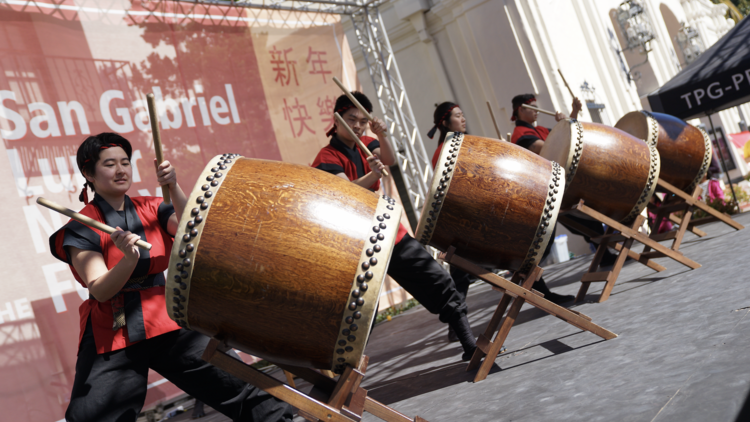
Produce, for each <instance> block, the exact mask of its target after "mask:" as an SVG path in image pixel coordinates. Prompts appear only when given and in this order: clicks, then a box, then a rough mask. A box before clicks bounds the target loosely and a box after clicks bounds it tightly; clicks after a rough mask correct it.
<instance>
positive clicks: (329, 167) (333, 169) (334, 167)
mask: <svg viewBox="0 0 750 422" xmlns="http://www.w3.org/2000/svg"><path fill="white" fill-rule="evenodd" d="M315 168H316V169H318V170H323V171H325V172H328V173H331V174H333V175H334V176H335V175H337V174H339V173H345V171H344V168H343V167H341V166H340V165H338V164H330V163H320V164H318V166H317V167H315Z"/></svg>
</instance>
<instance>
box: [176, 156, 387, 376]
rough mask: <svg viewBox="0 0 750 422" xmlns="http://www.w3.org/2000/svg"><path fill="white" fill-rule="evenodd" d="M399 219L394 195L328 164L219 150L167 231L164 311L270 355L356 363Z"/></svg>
mask: <svg viewBox="0 0 750 422" xmlns="http://www.w3.org/2000/svg"><path fill="white" fill-rule="evenodd" d="M400 217H401V208H400V206H399V205H396V203H395V201H394V200H392V199H390V198H388V197H379V196H378V195H377V194H375V193H373V192H370V191H368V190H366V189H363V188H361V187H359V186H356V185H355V184H353V183H350V182H347V181H346V180H343V179H341V178H339V177H336V176H333V175H331V174H328V173H326V172H323V171H320V170H316V169H313V168H310V167H306V166H300V165H295V164H288V163H282V162H278V161H266V160H256V159H248V158H243V157H240V156H237V155H234V154H225V155H222V156H217V157H216V158H214V159H213V160H212V161H211V163H210V164H209V165H208V166H207V167H206V168H205V170H204V171H203V173H202V174H201V175H200V178H199V179H198V183H197V184H196V186H195V188H194V189H193V191H192V193H191V194H190V197H189V198H188V205H187V207H186V209H185V212H184V213H183V215H182V218H181V220H180V225H179V228H178V230H177V234H176V235H175V243H174V247H173V249H172V255H171V259H170V263H169V274H168V279H167V283H168V284H167V307H168V312H169V314H170V315H171V316H172V318H173V319H174V320H175V321H176V322H177V323H178V324H179V325H180V326H182V327H185V328H189V329H191V330H195V331H198V332H200V333H203V334H205V335H207V336H211V337H216V338H219V339H222V340H224V341H226V343H227V344H228V345H229V346H231V347H234V348H237V349H239V350H242V351H244V352H246V353H250V354H253V355H255V356H259V357H262V358H265V359H268V360H270V361H273V362H278V363H283V364H289V365H295V366H304V367H312V368H321V369H332V370H334V371H337V372H340V371H341V370H343V368H344V365H345V364H350V365H352V366H355V367H356V366H357V365H358V364H359V360H360V358H361V356H362V353H363V351H364V347H365V344H366V342H367V336H368V334H369V333H370V327H371V325H372V323H373V318H374V316H375V313H376V311H377V310H376V306H377V302H378V297H379V296H380V289H381V285H382V282H383V279H384V277H385V274H386V269H387V267H388V262H389V260H390V256H391V252H392V250H393V244H394V240H395V238H396V232H397V230H398V225H399V219H400Z"/></svg>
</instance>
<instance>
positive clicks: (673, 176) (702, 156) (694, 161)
mask: <svg viewBox="0 0 750 422" xmlns="http://www.w3.org/2000/svg"><path fill="white" fill-rule="evenodd" d="M615 127H616V128H618V129H621V130H624V131H625V132H627V133H629V134H631V135H633V136H635V137H636V138H638V139H643V140H644V141H646V143H647V144H653V145H655V146H656V149H657V151H659V157H660V159H661V172H660V176H659V177H660V178H661V179H662V180H664V181H666V182H668V183H670V184H672V185H674V186H675V187H676V188H678V189H682V190H684V191H685V192H688V193H691V194H692V193H693V189H694V188H695V185H697V184H698V183H700V182H701V181H702V180H703V178H704V177H705V176H706V172H707V171H708V166H710V165H711V140H710V139H708V134H707V133H706V132H704V131H702V130H701V129H698V128H697V127H695V126H693V125H690V124H688V123H687V122H685V121H684V120H681V119H678V118H677V117H674V116H670V115H669V114H662V113H653V112H649V111H645V110H643V111H633V112H630V113H628V114H626V115H624V116H622V118H621V119H620V120H619V121H618V122H617V124H616V125H615Z"/></svg>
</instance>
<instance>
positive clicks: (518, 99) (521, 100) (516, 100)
mask: <svg viewBox="0 0 750 422" xmlns="http://www.w3.org/2000/svg"><path fill="white" fill-rule="evenodd" d="M532 101H536V96H534V94H521V95H516V96H515V97H513V100H511V103H512V104H513V117H512V118H511V119H510V120H516V119H518V109H519V108H521V105H522V104H529V103H530V102H532Z"/></svg>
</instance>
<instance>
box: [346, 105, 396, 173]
mask: <svg viewBox="0 0 750 422" xmlns="http://www.w3.org/2000/svg"><path fill="white" fill-rule="evenodd" d="M333 116H334V117H335V118H336V120H337V121H338V122H339V124H340V125H342V126H344V127H345V128H346V131H347V132H349V136H351V137H352V138H354V140H355V141H357V145H359V149H361V150H362V151H364V152H365V154H366V155H367V156H368V157H372V152H370V150H369V149H368V148H367V147H366V146H365V144H363V143H362V141H361V140H360V139H359V136H357V134H356V133H354V131H353V130H352V128H350V127H349V125H348V124H346V122H345V121H344V118H343V117H341V115H340V114H338V113H333ZM382 173H383V176H386V177H388V171H386V169H383V171H382Z"/></svg>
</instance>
